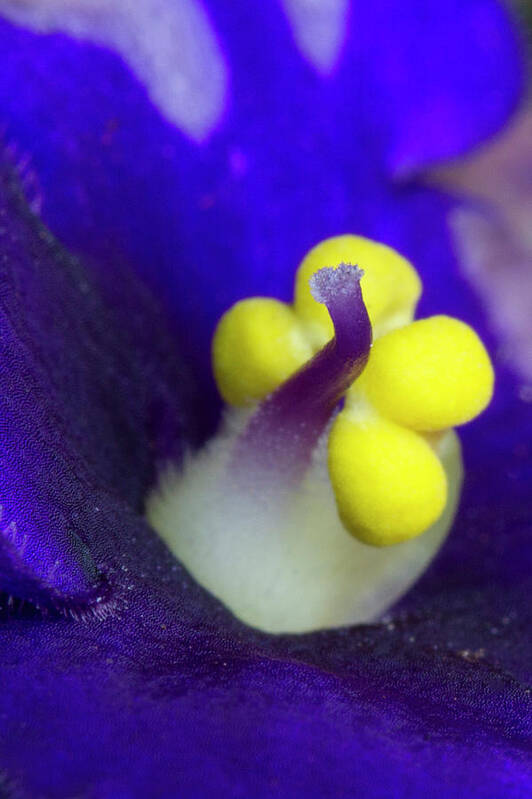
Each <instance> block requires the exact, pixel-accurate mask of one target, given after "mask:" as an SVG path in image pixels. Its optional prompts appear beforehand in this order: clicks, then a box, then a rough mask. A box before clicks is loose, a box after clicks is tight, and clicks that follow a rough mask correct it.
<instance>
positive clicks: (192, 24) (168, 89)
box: [0, 0, 228, 141]
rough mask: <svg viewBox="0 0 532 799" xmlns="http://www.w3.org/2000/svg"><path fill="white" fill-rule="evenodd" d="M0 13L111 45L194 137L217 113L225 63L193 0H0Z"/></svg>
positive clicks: (162, 107) (223, 92)
mask: <svg viewBox="0 0 532 799" xmlns="http://www.w3.org/2000/svg"><path fill="white" fill-rule="evenodd" d="M0 14H3V15H4V16H6V17H7V18H9V19H10V20H11V21H13V22H15V23H17V24H20V25H24V26H25V27H28V28H31V29H33V30H36V31H39V32H42V33H46V32H52V31H62V32H64V33H68V34H71V35H72V36H75V37H77V38H80V39H87V40H89V41H92V42H94V43H96V44H100V45H104V46H106V47H109V48H110V49H112V50H115V51H116V52H118V53H119V54H120V55H121V56H122V57H123V58H124V60H125V61H126V62H127V63H128V65H129V66H130V68H131V69H132V70H133V71H134V72H135V74H136V75H137V77H138V78H139V79H140V80H141V81H142V82H143V83H144V85H145V86H146V88H147V90H148V92H149V94H150V96H151V99H152V100H153V102H154V103H155V104H156V105H157V106H158V108H159V109H160V111H161V112H162V113H163V114H164V115H165V116H166V117H167V118H168V119H169V120H170V121H171V122H173V123H174V124H176V125H177V126H178V127H179V128H180V129H181V130H182V131H183V132H184V133H185V134H187V135H188V136H189V137H190V138H192V139H194V140H196V141H201V140H203V139H205V138H206V137H207V136H208V135H209V134H210V133H211V132H212V131H213V129H214V128H215V126H216V124H217V123H218V122H219V120H220V118H221V116H222V113H223V110H224V107H225V101H226V95H227V83H228V75H227V66H226V63H225V60H224V57H223V54H222V51H221V48H220V45H219V43H218V41H217V38H216V34H215V32H214V31H213V29H212V25H211V23H210V21H209V19H208V17H207V14H206V13H205V11H204V8H203V5H202V3H201V2H200V1H199V0H173V1H172V2H169V0H114V2H109V0H0Z"/></svg>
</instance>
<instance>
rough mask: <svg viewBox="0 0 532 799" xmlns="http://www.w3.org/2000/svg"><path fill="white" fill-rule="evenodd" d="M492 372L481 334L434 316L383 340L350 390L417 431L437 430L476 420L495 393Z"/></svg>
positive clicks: (458, 322)
mask: <svg viewBox="0 0 532 799" xmlns="http://www.w3.org/2000/svg"><path fill="white" fill-rule="evenodd" d="M493 379H494V377H493V368H492V365H491V362H490V359H489V356H488V354H487V352H486V350H485V349H484V346H483V344H482V342H481V341H480V339H479V337H478V336H477V334H476V333H475V332H474V330H472V329H471V328H470V327H469V326H468V325H466V324H465V323H464V322H460V321H459V320H458V319H452V318H451V317H449V316H432V317H430V318H429V319H421V320H419V321H417V322H413V323H412V324H410V325H407V326H406V327H403V328H400V329H399V330H394V331H392V332H391V333H388V334H387V335H385V336H383V337H382V338H380V339H378V340H377V341H376V342H375V344H374V346H373V348H372V351H371V356H370V359H369V362H368V365H367V367H366V369H365V371H364V372H363V374H362V376H361V378H360V379H359V380H358V381H357V383H355V384H354V386H353V388H352V389H351V391H352V392H353V393H358V392H359V391H362V392H363V393H364V394H365V396H366V397H367V399H368V400H369V402H370V403H371V404H372V405H373V406H374V407H376V408H377V409H378V410H379V411H380V413H381V414H383V415H384V416H386V417H388V418H390V419H393V420H394V421H395V422H397V424H401V425H404V426H406V427H409V428H411V429H413V430H421V431H436V430H443V429H445V428H447V427H453V426H455V425H458V424H463V423H464V422H467V421H469V420H470V419H472V418H473V417H474V416H477V414H479V413H480V412H481V411H482V410H484V408H485V407H486V406H487V404H488V403H489V401H490V399H491V396H492V393H493Z"/></svg>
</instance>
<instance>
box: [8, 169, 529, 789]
mask: <svg viewBox="0 0 532 799" xmlns="http://www.w3.org/2000/svg"><path fill="white" fill-rule="evenodd" d="M2 224H3V226H4V233H3V240H2V254H3V260H2V296H1V309H2V317H1V321H2V339H3V345H5V353H7V357H9V358H11V359H12V360H11V362H10V371H9V373H8V376H7V379H6V378H5V376H4V378H3V380H4V382H3V402H4V403H5V406H6V407H7V408H8V409H17V410H16V413H15V411H12V412H13V414H14V416H13V418H14V420H15V423H16V424H17V425H18V428H17V430H18V433H19V434H20V435H21V436H22V439H21V440H23V441H28V442H29V444H31V445H33V448H32V449H30V450H28V456H27V458H26V464H25V465H26V468H27V469H29V475H30V476H31V480H29V481H27V482H24V483H23V485H24V487H25V490H26V492H27V494H26V495H25V496H24V497H23V498H22V500H21V505H20V513H19V516H20V517H21V518H23V519H24V520H29V522H28V525H27V535H28V540H29V544H30V545H31V547H33V549H34V551H35V552H37V553H43V552H46V541H45V537H46V535H50V534H53V535H54V536H57V535H58V534H59V532H60V531H61V530H62V529H63V530H65V531H66V530H71V529H74V530H75V531H76V534H77V535H78V536H79V538H80V540H81V541H82V542H83V544H84V546H85V547H86V550H87V552H88V555H89V556H90V558H91V560H92V562H94V564H95V566H96V568H97V569H99V570H101V571H102V573H103V574H104V575H105V577H106V580H107V584H108V585H107V591H108V593H107V594H106V596H105V602H104V603H103V604H100V605H98V606H97V607H98V608H102V609H104V611H105V612H100V611H99V610H96V611H95V610H94V607H93V606H92V605H91V604H90V603H87V604H86V605H85V606H84V607H82V608H81V609H80V608H79V603H78V599H77V598H76V601H75V602H74V603H73V605H71V604H69V600H68V597H67V598H66V599H65V600H64V604H63V607H62V609H63V610H64V609H66V608H69V607H70V608H71V609H72V610H73V611H74V615H76V616H81V617H82V618H83V619H84V620H83V621H80V620H75V619H72V618H69V617H68V615H67V616H66V617H65V616H64V615H63V614H62V613H58V612H53V611H48V612H47V613H46V614H45V615H44V616H42V614H40V613H38V612H36V611H35V610H34V608H33V606H32V605H31V604H30V605H28V604H27V605H25V606H23V607H21V606H20V603H19V602H18V601H15V602H14V603H13V606H11V607H10V606H9V604H8V603H7V602H6V600H7V597H6V596H4V597H3V601H2V608H3V610H2V621H1V623H0V638H1V642H2V643H1V649H2V664H1V667H0V672H1V674H0V679H1V684H2V691H1V692H0V717H1V719H2V736H0V769H1V771H2V774H3V786H2V791H3V795H4V796H6V797H8V798H9V797H32V799H33V797H50V798H51V797H54V799H61V798H62V797H64V798H65V799H67V797H68V798H70V797H72V796H80V797H97V798H98V799H101V798H102V797H109V798H111V797H112V798H113V799H115V797H128V798H129V797H139V799H140V798H141V797H146V796H150V797H161V799H162V798H163V797H164V798H165V799H166V798H167V797H180V798H181V797H202V796H205V797H207V796H212V795H213V793H216V794H218V795H222V796H228V797H239V796H242V797H247V796H256V797H271V796H272V795H273V796H286V797H288V796H294V795H303V794H304V795H307V796H316V797H318V796H319V797H323V796H330V797H336V796H342V795H348V796H351V795H363V796H366V797H375V799H377V797H382V796H387V795H394V796H398V797H405V798H406V797H409V798H410V797H418V796H419V797H426V796H430V795H438V796H443V797H449V799H450V798H451V797H461V796H464V797H465V796H467V797H486V799H488V797H489V799H497V798H498V797H501V799H503V797H504V799H507V797H516V799H517V797H522V796H523V795H527V793H528V792H529V791H530V789H531V787H532V774H531V773H530V757H529V755H530V744H531V738H530V732H531V730H530V705H531V693H530V691H531V689H530V687H529V680H530V676H531V675H530V663H531V654H532V653H531V650H530V636H529V635H528V630H529V627H530V622H531V619H530V604H529V601H528V598H529V594H530V577H529V574H530V548H529V547H528V549H527V538H528V537H529V534H530V515H529V511H530V499H529V491H528V486H529V484H530V475H531V468H532V467H531V457H530V447H529V442H530V440H531V432H532V423H531V416H530V410H529V407H528V406H526V405H525V403H522V402H520V401H519V400H518V399H517V397H516V396H515V393H514V386H513V384H512V383H511V381H510V380H509V378H508V376H507V375H504V374H501V377H500V385H499V392H498V398H497V402H496V404H495V405H494V407H493V408H492V409H491V410H490V411H489V412H488V413H487V414H486V415H485V416H484V417H483V418H482V419H481V420H480V421H479V422H478V423H477V424H475V426H473V427H471V430H470V431H467V434H466V436H465V439H466V440H465V453H466V462H467V464H468V466H469V471H468V479H467V483H466V491H465V495H464V502H463V508H462V513H461V516H460V518H459V521H458V524H457V525H456V528H455V531H454V533H453V535H452V536H451V539H450V541H449V544H448V546H447V547H446V548H445V550H444V552H443V554H442V556H441V557H440V558H439V559H438V560H437V562H436V563H435V565H434V566H433V568H432V569H431V571H430V573H428V574H427V575H426V576H425V577H424V579H423V580H422V581H421V582H420V584H419V585H418V587H417V588H416V589H415V590H414V591H413V592H412V593H411V594H410V595H409V596H408V598H407V599H406V600H405V601H404V602H403V605H402V607H400V608H399V609H398V610H397V611H396V612H395V613H394V614H393V616H392V617H390V618H389V619H388V620H386V621H385V622H383V623H381V624H377V625H372V626H365V627H358V628H351V629H346V630H340V631H337V632H328V633H317V634H313V635H305V636H281V637H269V636H266V635H261V634H258V633H255V632H253V631H252V630H249V629H247V628H244V627H243V626H242V625H241V624H240V623H238V622H237V621H236V620H235V619H234V618H232V617H231V616H230V615H229V614H228V613H227V612H226V611H225V610H224V609H223V608H222V607H221V606H220V605H219V604H218V603H217V602H216V601H215V600H213V599H212V598H211V597H209V596H208V595H207V594H206V593H205V592H204V591H202V590H201V589H200V588H199V587H198V586H197V585H196V584H195V583H194V582H193V581H192V580H191V579H190V577H189V576H188V575H187V574H186V573H185V572H184V570H183V569H182V567H181V566H180V565H179V564H178V563H176V562H175V561H174V560H173V559H172V558H171V556H170V555H169V553H168V552H167V551H166V549H165V548H164V546H163V545H162V543H161V542H160V541H159V540H158V538H157V536H156V535H155V534H154V533H153V532H152V531H151V530H150V529H149V528H148V527H147V525H146V524H145V522H144V521H143V519H142V516H141V509H142V497H143V495H144V494H145V492H146V490H147V488H148V486H149V484H150V483H151V480H152V478H153V469H154V465H155V463H156V462H157V460H159V459H160V458H161V457H163V456H165V455H167V454H169V453H168V444H169V443H170V444H172V447H171V449H172V451H173V454H174V456H175V457H179V452H180V447H181V446H182V444H183V441H184V439H183V435H182V432H181V431H182V420H183V419H184V418H185V409H186V407H187V402H186V399H187V388H186V385H187V384H186V382H185V381H184V379H183V377H182V370H180V369H178V368H177V367H176V366H175V363H176V362H177V361H176V360H175V353H174V352H173V346H172V343H171V340H170V339H169V338H168V337H167V336H166V334H165V333H164V330H162V329H161V324H160V321H158V313H157V309H156V307H154V305H153V301H152V300H151V298H150V297H149V295H147V294H146V292H144V291H142V290H141V289H140V288H138V287H137V289H136V290H135V284H134V282H133V281H132V280H131V278H130V279H129V280H128V281H123V282H121V283H120V282H118V283H117V282H116V280H115V276H114V275H113V280H112V281H110V282H109V281H106V280H105V277H104V275H103V273H102V272H100V270H98V269H97V268H96V267H93V269H92V270H91V272H90V273H88V272H87V271H86V270H85V269H84V268H83V267H82V266H81V265H80V264H79V263H78V262H77V261H74V260H72V259H71V258H70V257H69V256H67V255H66V254H65V253H64V252H63V251H62V250H61V249H60V248H59V247H58V246H57V245H56V244H55V242H54V241H53V240H51V239H50V237H49V236H48V235H47V234H46V232H45V230H44V229H43V228H42V227H41V226H40V224H39V223H38V222H37V221H36V220H35V219H34V218H32V217H31V216H29V215H28V212H27V211H26V210H25V209H24V207H23V204H22V203H21V199H20V196H19V195H18V194H17V193H16V192H14V189H13V179H12V175H10V173H9V171H7V172H6V171H5V168H4V172H3V180H2ZM453 288H454V287H453ZM118 295H120V298H121V301H120V302H118ZM37 297H38V302H37V299H36V298H37ZM459 297H462V300H463V299H464V297H466V295H464V292H462V293H461V294H458V293H457V292H455V291H453V301H454V303H455V304H456V305H457V306H458V305H460V304H461V305H462V309H463V308H464V307H467V304H466V305H464V302H463V301H462V302H460V300H459ZM33 298H35V299H33ZM440 299H443V298H440ZM444 299H445V300H447V299H449V295H448V294H445V295H444ZM466 299H467V297H466ZM21 303H22V304H23V305H24V306H25V308H26V310H27V309H29V308H31V310H32V314H31V315H29V314H28V313H24V315H22V314H19V313H18V311H19V310H20V306H21ZM110 309H112V310H110ZM148 331H149V338H150V343H152V344H154V349H153V351H151V350H150V352H148V349H147V343H148V342H147V341H146V338H147V336H148ZM155 332H157V341H156V342H151V338H152V337H153V335H154V333H155ZM4 357H6V355H4ZM29 380H31V381H32V383H31V387H32V391H31V397H28V395H27V392H26V385H27V381H29ZM154 409H156V411H157V412H156V415H155V416H153V415H152V413H151V411H153V410H154ZM8 418H10V417H8ZM509 420H511V423H510V421H509ZM2 434H3V436H4V435H9V428H7V427H6V428H5V429H4V428H3V429H2ZM161 441H164V442H165V443H166V448H164V449H163V448H162V446H161V443H160V442H161ZM180 442H181V443H180ZM6 452H7V455H8V456H10V455H11V453H10V450H9V448H8V449H7V450H6ZM6 460H7V463H8V464H9V465H10V464H11V462H12V458H11V457H8V458H7V459H6ZM42 464H44V466H45V471H43V470H42V469H40V468H39V467H40V466H41V465H42ZM8 479H9V472H8V475H7V477H3V480H4V483H3V490H4V491H6V492H9V489H10V485H9V484H8V482H7V480H8ZM14 485H15V487H16V483H14ZM88 492H90V494H89V493H88ZM41 496H44V499H45V500H46V501H47V503H48V504H47V507H52V508H55V507H57V508H59V509H60V511H61V513H62V514H63V516H62V517H61V520H62V519H63V518H68V519H69V520H72V521H71V524H70V525H68V526H65V527H64V528H60V527H59V526H56V527H55V528H54V527H51V526H50V525H49V523H47V524H45V523H44V522H48V521H49V518H50V517H49V516H47V517H46V516H45V517H41V516H40V515H39V511H40V510H41V505H40V504H39V499H40V497H41ZM34 520H36V522H37V523H36V524H35V523H32V522H33V521H34ZM43 536H44V537H43ZM54 540H55V541H58V540H59V539H57V537H56V538H54ZM58 546H62V543H61V541H60V540H59V544H58ZM37 562H38V563H41V562H42V561H41V559H40V558H37ZM20 587H21V588H22V589H23V588H24V585H22V584H21V586H20ZM67 588H69V589H70V590H71V589H72V585H71V584H69V585H68V586H67Z"/></svg>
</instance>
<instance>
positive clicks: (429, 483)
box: [213, 235, 493, 546]
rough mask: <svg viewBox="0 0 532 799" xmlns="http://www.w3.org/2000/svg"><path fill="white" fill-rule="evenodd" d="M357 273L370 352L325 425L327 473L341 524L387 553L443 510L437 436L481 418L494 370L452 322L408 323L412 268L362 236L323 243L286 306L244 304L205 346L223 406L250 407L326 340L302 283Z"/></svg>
mask: <svg viewBox="0 0 532 799" xmlns="http://www.w3.org/2000/svg"><path fill="white" fill-rule="evenodd" d="M342 262H343V263H352V264H357V265H358V266H360V267H361V268H362V269H363V270H364V275H363V277H362V283H361V285H362V293H363V297H364V301H365V304H366V307H367V310H368V314H369V317H370V320H371V323H372V326H373V333H374V344H373V347H372V350H371V355H370V358H369V361H368V364H367V366H366V369H365V370H364V372H363V373H362V375H361V377H360V378H359V379H358V380H357V381H356V382H355V383H354V384H353V386H352V387H351V388H350V389H349V391H348V392H347V394H346V398H345V405H344V407H343V409H342V410H341V412H340V413H339V414H338V415H337V417H336V419H335V421H334V424H333V426H332V429H331V432H330V436H329V444H328V453H329V454H328V462H329V474H330V479H331V483H332V486H333V490H334V493H335V497H336V503H337V507H338V513H339V515H340V518H341V519H342V522H343V524H344V526H345V527H346V528H347V530H348V531H349V532H350V533H352V534H353V535H354V536H356V537H357V538H358V539H360V540H361V541H364V542H366V543H368V544H372V545H374V546H387V545H390V544H396V543H399V542H400V541H404V540H407V539H409V538H413V537H415V536H417V535H420V534H421V533H423V532H424V531H425V530H426V529H427V528H428V527H430V525H431V524H433V522H435V521H436V520H437V519H438V518H439V516H440V515H441V513H442V512H443V509H444V508H445V504H446V501H447V479H446V475H445V471H444V469H443V467H442V465H441V462H440V460H439V458H438V455H437V451H436V445H437V442H438V438H439V436H441V435H442V433H443V432H444V431H446V430H448V429H449V428H450V427H453V426H454V425H457V424H463V423H464V422H467V421H469V420H470V419H472V418H473V417H474V416H476V415H477V414H478V413H480V412H481V411H482V410H483V409H484V408H485V407H486V405H487V404H488V402H489V400H490V398H491V395H492V391H493V369H492V366H491V363H490V360H489V357H488V355H487V353H486V350H485V349H484V347H483V345H482V343H481V341H480V340H479V338H478V336H477V335H476V333H475V332H474V331H473V330H472V329H471V328H470V327H469V326H468V325H466V324H464V323H463V322H460V321H458V320H456V319H452V318H450V317H448V316H433V317H430V318H429V319H423V320H419V321H416V322H413V321H412V319H413V316H414V311H415V307H416V304H417V301H418V299H419V296H420V293H421V281H420V279H419V276H418V274H417V272H416V271H415V269H414V268H413V267H412V265H411V264H410V263H409V262H408V261H407V260H406V259H404V258H402V257H401V256H400V255H399V254H398V253H396V252H395V251H393V250H392V249H390V248H389V247H386V246H384V245H382V244H377V243H375V242H373V241H369V240H368V239H364V238H361V237H358V236H352V235H345V236H338V237H335V238H332V239H327V240H326V241H323V242H322V243H321V244H318V245H317V246H316V247H314V248H313V249H312V250H311V251H310V252H309V253H308V254H307V256H306V257H305V258H304V260H303V262H302V263H301V265H300V267H299V269H298V271H297V275H296V281H295V296H294V303H293V305H292V306H288V305H286V304H284V303H282V302H278V301H277V300H273V299H266V298H252V299H247V300H243V301H242V302H239V303H237V304H236V305H235V306H233V307H232V308H231V309H230V310H229V311H228V312H227V313H226V314H225V315H224V316H223V317H222V319H221V321H220V323H219V325H218V328H217V330H216V333H215V336H214V341H213V364H214V374H215V378H216V381H217V384H218V387H219V389H220V392H221V394H222V396H223V398H224V399H225V400H226V402H228V403H229V404H231V405H236V406H249V405H252V404H254V403H256V402H258V401H259V400H261V399H263V398H264V397H265V396H267V395H268V394H269V393H271V392H272V391H273V390H274V389H275V388H277V387H278V386H279V385H280V384H281V383H282V382H284V381H285V380H286V379H287V378H288V377H290V376H291V375H292V374H293V373H294V372H295V371H296V370H297V369H299V367H301V366H302V365H303V364H304V363H305V362H306V361H307V360H308V359H309V358H310V357H311V356H312V355H313V354H314V353H315V352H316V351H317V350H318V349H320V348H321V347H322V346H323V345H324V344H325V343H326V342H327V341H328V340H329V339H330V338H331V336H332V335H333V327H332V322H331V319H330V317H329V315H328V313H327V309H326V308H325V306H324V305H321V304H319V303H318V302H316V301H315V300H314V298H313V297H312V294H311V291H310V287H309V278H310V277H311V275H312V274H314V272H316V271H317V270H318V269H320V268H322V267H324V266H335V265H338V264H340V263H342Z"/></svg>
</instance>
